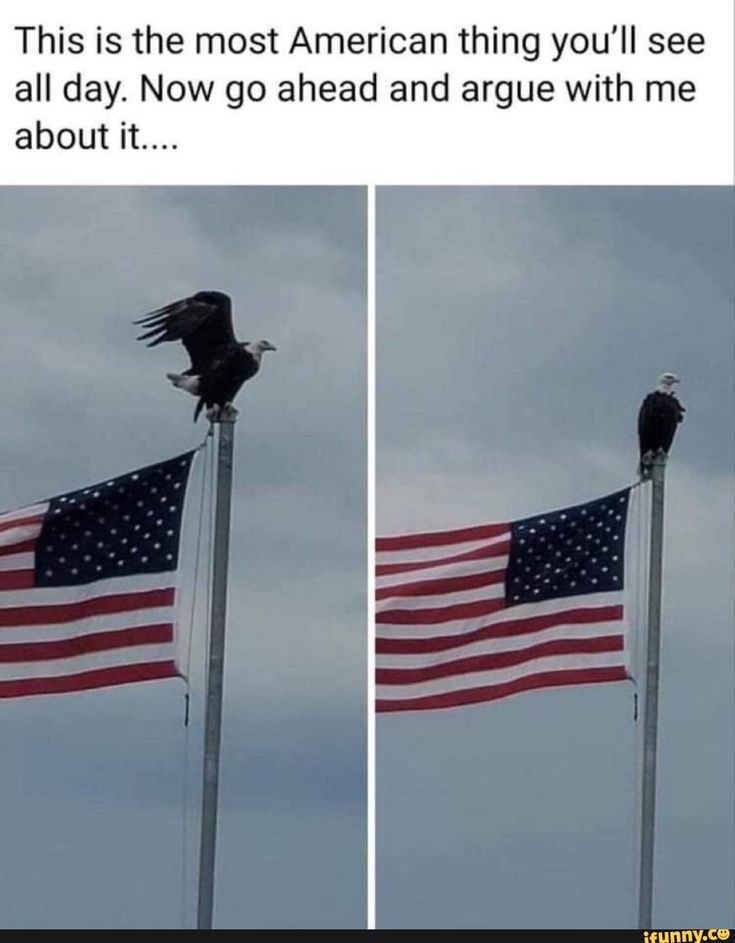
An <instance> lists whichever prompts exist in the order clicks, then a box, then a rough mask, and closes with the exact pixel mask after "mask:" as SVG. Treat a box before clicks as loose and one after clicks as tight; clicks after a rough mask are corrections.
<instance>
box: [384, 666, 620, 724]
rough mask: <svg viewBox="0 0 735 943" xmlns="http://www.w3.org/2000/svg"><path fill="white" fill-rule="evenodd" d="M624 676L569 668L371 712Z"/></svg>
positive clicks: (455, 703) (388, 702) (615, 670)
mask: <svg viewBox="0 0 735 943" xmlns="http://www.w3.org/2000/svg"><path fill="white" fill-rule="evenodd" d="M627 678H628V675H627V673H626V671H625V668H623V667H622V666H619V667H618V666H614V667H608V668H570V669H567V670H564V671H543V672H540V673H539V674H535V675H529V676H528V677H526V678H517V679H516V680H515V681H506V682H504V683H503V684H493V685H488V686H486V687H481V688H468V689H466V690H464V691H447V692H445V693H444V694H432V695H429V696H426V697H415V698H407V699H406V700H393V699H387V698H379V699H378V700H377V702H376V705H375V709H376V711H378V713H386V712H389V711H419V710H434V709H436V708H441V707H462V706H463V705H465V704H481V703H483V702H484V701H495V700H498V699H499V698H502V697H508V696H509V695H511V694H519V693H520V692H521V691H532V690H534V689H536V688H553V687H560V686H562V685H567V684H598V683H600V682H603V681H626V680H627Z"/></svg>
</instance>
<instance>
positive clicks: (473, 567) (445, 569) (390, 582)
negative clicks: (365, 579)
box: [375, 553, 508, 589]
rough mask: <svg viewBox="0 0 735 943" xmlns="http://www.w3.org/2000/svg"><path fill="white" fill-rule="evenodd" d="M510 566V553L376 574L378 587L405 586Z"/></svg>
mask: <svg viewBox="0 0 735 943" xmlns="http://www.w3.org/2000/svg"><path fill="white" fill-rule="evenodd" d="M507 566H508V554H507V553H504V554H503V555H502V556H499V557H486V558H485V559H482V560H464V561H459V562H458V563H447V564H445V565H444V566H431V567H426V568H422V569H420V570H406V571H405V572H403V573H385V574H383V575H382V576H376V578H375V587H376V589H384V588H386V587H388V586H403V585H405V584H406V583H417V582H419V581H420V580H443V579H452V578H453V577H457V576H469V575H470V574H471V573H490V572H495V571H496V570H504V569H506V568H507Z"/></svg>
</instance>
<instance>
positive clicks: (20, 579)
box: [0, 570, 33, 589]
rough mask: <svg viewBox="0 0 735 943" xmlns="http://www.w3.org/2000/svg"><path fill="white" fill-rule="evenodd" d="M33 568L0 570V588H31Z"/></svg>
mask: <svg viewBox="0 0 735 943" xmlns="http://www.w3.org/2000/svg"><path fill="white" fill-rule="evenodd" d="M32 588H33V570H0V589H32Z"/></svg>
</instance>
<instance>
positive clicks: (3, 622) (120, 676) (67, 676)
mask: <svg viewBox="0 0 735 943" xmlns="http://www.w3.org/2000/svg"><path fill="white" fill-rule="evenodd" d="M193 456H194V452H187V453H185V454H183V455H178V456H176V457H175V458H172V459H169V460H168V461H165V462H161V463H160V464H158V465H150V466H148V467H146V468H140V469H138V470H136V471H133V472H129V473H127V474H125V475H121V476H120V477H118V478H111V479H108V480H106V481H102V482H99V483H98V484H96V485H90V486H89V487H88V488H82V489H79V490H78V491H71V492H69V493H68V494H62V495H59V496H58V497H55V498H51V499H50V500H48V501H43V502H41V503H39V504H33V505H30V506H28V507H24V508H20V509H19V510H17V511H10V512H9V513H6V514H0V697H23V696H25V695H29V694H54V693H61V692H64V691H81V690H85V689H87V688H99V687H105V686H107V685H113V684H126V683H128V682H132V681H147V680H151V679H154V678H170V677H172V676H175V675H176V674H178V671H177V667H176V658H175V650H174V640H175V634H176V631H175V630H176V621H177V608H176V604H177V598H176V596H177V591H176V574H177V566H178V557H179V533H180V529H181V521H182V512H183V505H184V495H185V492H186V484H187V481H188V477H189V469H190V467H191V462H192V458H193Z"/></svg>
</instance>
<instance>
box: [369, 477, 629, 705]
mask: <svg viewBox="0 0 735 943" xmlns="http://www.w3.org/2000/svg"><path fill="white" fill-rule="evenodd" d="M629 496H630V489H629V488H626V489H625V490H623V491H617V492H615V493H614V494H609V495H607V496H605V497H604V498H600V499H599V500H596V501H590V502H588V503H586V504H579V505H576V506H575V507H569V508H563V509H561V510H557V511H550V512H549V513H547V514H539V515H536V516H535V517H528V518H525V519H523V520H519V521H513V522H511V523H507V524H487V525H481V526H478V527H467V528H464V529H461V530H450V531H443V532H438V533H425V534H409V535H405V536H400V537H384V538H379V539H378V541H377V548H376V561H377V571H376V588H377V589H376V596H377V601H376V622H377V628H376V636H377V638H376V645H377V650H376V668H377V677H376V686H377V705H376V706H377V710H378V711H415V710H432V709H435V708H443V707H457V706H460V705H464V704H476V703H480V702H482V701H492V700H496V699H497V698H502V697H507V696H508V695H511V694H516V693H519V692H521V691H528V690H532V689H534V688H545V687H554V686H557V685H565V684H584V683H590V682H600V681H622V680H624V679H625V678H627V677H628V671H627V659H626V645H625V638H626V624H625V611H624V601H623V597H624V572H625V531H626V522H627V518H628V505H629Z"/></svg>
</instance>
